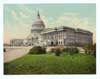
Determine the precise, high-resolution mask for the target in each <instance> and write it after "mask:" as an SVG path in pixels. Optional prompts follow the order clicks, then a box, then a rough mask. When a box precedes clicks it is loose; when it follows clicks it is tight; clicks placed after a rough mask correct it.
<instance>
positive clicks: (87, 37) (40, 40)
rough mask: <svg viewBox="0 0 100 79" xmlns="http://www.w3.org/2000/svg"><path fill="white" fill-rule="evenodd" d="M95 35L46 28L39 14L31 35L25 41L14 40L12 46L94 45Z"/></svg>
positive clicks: (75, 30) (69, 29) (63, 28)
mask: <svg viewBox="0 0 100 79" xmlns="http://www.w3.org/2000/svg"><path fill="white" fill-rule="evenodd" d="M92 37H93V33H92V32H90V31H87V30H83V29H79V28H77V29H75V28H70V27H68V26H60V27H56V28H46V27H45V24H44V22H43V20H42V19H41V17H40V14H39V12H38V14H37V19H36V21H34V22H33V24H32V28H31V33H30V35H28V36H27V37H26V38H25V39H23V40H22V39H12V40H11V42H10V43H11V45H24V46H79V47H81V46H84V45H85V44H92V43H93V40H92Z"/></svg>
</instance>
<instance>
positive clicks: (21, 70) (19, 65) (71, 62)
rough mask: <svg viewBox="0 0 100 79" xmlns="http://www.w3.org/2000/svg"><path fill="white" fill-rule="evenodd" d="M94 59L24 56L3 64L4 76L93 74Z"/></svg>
mask: <svg viewBox="0 0 100 79" xmlns="http://www.w3.org/2000/svg"><path fill="white" fill-rule="evenodd" d="M95 73H96V59H95V57H94V56H91V55H85V54H76V55H65V56H55V55H50V54H44V55H29V54H28V55H25V56H24V57H22V58H19V59H16V60H14V61H11V62H9V63H5V64H4V74H95Z"/></svg>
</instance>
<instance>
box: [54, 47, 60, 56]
mask: <svg viewBox="0 0 100 79" xmlns="http://www.w3.org/2000/svg"><path fill="white" fill-rule="evenodd" d="M53 52H54V53H55V55H56V56H60V54H61V50H60V49H59V48H57V49H53Z"/></svg>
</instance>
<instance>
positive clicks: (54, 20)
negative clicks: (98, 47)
mask: <svg viewBox="0 0 100 79" xmlns="http://www.w3.org/2000/svg"><path fill="white" fill-rule="evenodd" d="M38 11H39V13H40V16H41V19H42V20H43V21H44V23H45V25H46V28H54V27H60V26H68V27H73V28H81V29H85V30H89V31H91V32H93V41H94V42H95V40H96V5H95V4H4V43H9V41H10V40H11V39H16V38H18V39H24V38H26V37H27V36H28V35H29V34H30V31H31V28H32V24H33V23H34V21H35V20H36V19H37V12H38Z"/></svg>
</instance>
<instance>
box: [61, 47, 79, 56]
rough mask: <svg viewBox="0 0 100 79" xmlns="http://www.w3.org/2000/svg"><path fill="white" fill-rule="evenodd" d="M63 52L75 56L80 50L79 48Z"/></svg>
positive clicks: (67, 49)
mask: <svg viewBox="0 0 100 79" xmlns="http://www.w3.org/2000/svg"><path fill="white" fill-rule="evenodd" d="M63 52H66V54H70V55H73V54H77V53H79V50H78V49H77V48H64V49H63Z"/></svg>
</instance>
